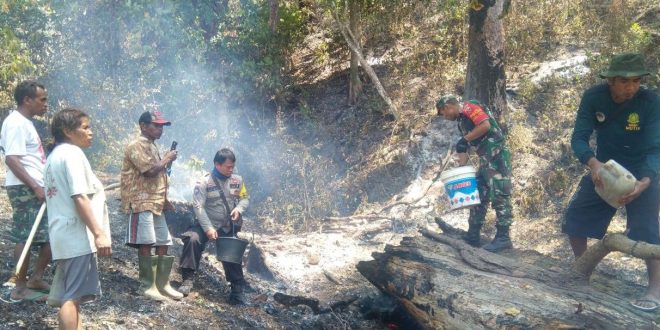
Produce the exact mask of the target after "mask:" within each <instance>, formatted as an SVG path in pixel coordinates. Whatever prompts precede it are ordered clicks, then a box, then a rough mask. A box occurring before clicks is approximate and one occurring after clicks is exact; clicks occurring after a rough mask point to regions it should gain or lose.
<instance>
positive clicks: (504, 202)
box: [435, 95, 513, 252]
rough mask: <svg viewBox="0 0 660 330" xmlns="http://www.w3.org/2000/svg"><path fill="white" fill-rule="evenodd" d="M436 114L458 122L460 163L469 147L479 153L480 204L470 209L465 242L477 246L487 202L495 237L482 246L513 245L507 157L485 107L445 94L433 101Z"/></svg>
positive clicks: (492, 248)
mask: <svg viewBox="0 0 660 330" xmlns="http://www.w3.org/2000/svg"><path fill="white" fill-rule="evenodd" d="M435 109H436V110H437V112H438V116H442V117H444V119H446V120H452V121H458V129H459V131H460V133H461V138H460V139H459V140H458V142H457V143H456V154H457V157H458V159H459V163H460V164H461V165H465V163H467V151H468V149H469V148H470V147H471V146H472V147H475V148H476V152H477V155H479V171H478V173H477V187H478V189H479V196H480V197H481V204H479V205H475V206H473V207H472V208H470V217H469V219H468V224H469V229H468V232H467V235H465V237H464V239H465V241H466V242H467V243H468V244H470V245H472V246H480V237H481V236H480V233H481V227H482V226H483V224H484V222H485V220H486V210H487V207H488V203H489V202H490V203H491V204H492V206H493V209H495V214H496V215H497V224H496V227H497V233H496V234H495V239H493V241H492V242H490V243H489V244H486V245H485V246H484V249H485V250H488V251H490V252H498V251H501V250H504V249H510V248H512V247H513V244H512V243H511V238H510V237H509V227H510V226H511V223H512V222H513V212H512V208H511V201H510V199H511V161H510V159H511V156H510V154H509V149H508V148H507V146H506V144H505V139H504V134H503V133H502V130H501V129H500V127H499V125H498V124H497V121H495V119H494V117H493V116H492V115H491V114H490V111H488V108H487V107H485V106H484V105H482V104H480V103H479V102H478V101H474V100H471V101H467V102H462V103H461V102H459V101H458V98H457V97H456V96H454V95H445V96H443V97H441V98H440V99H438V101H437V102H436V103H435Z"/></svg>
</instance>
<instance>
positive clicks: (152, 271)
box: [138, 256, 166, 301]
mask: <svg viewBox="0 0 660 330" xmlns="http://www.w3.org/2000/svg"><path fill="white" fill-rule="evenodd" d="M138 265H139V269H140V292H141V293H142V295H144V296H145V297H147V298H149V299H151V300H156V301H165V300H166V298H165V297H163V295H162V294H160V292H158V288H157V287H156V281H155V277H156V270H157V268H158V257H157V256H144V257H139V256H138Z"/></svg>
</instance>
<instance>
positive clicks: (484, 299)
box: [357, 230, 655, 329]
mask: <svg viewBox="0 0 660 330" xmlns="http://www.w3.org/2000/svg"><path fill="white" fill-rule="evenodd" d="M420 232H421V234H422V236H417V237H407V238H404V239H403V240H402V241H401V243H400V244H399V245H398V246H393V245H387V246H386V248H385V251H384V252H382V253H374V254H373V258H374V260H372V261H363V262H360V263H359V264H358V266H357V268H358V271H359V272H360V273H361V274H362V275H363V276H365V277H366V278H367V279H368V280H369V281H370V282H371V283H373V284H374V285H375V286H376V287H378V288H379V289H380V290H381V291H382V292H384V293H386V294H387V295H389V296H391V297H393V298H394V299H396V300H397V301H398V303H399V306H401V307H402V309H403V310H404V311H405V312H406V314H407V315H408V316H410V317H411V318H413V319H415V320H416V322H417V324H419V326H420V327H421V328H425V329H468V328H469V329H472V328H495V329H497V328H548V327H550V328H557V327H559V328H577V329H629V328H653V326H654V321H655V317H654V315H652V314H649V313H645V312H641V311H639V310H636V309H634V308H633V307H632V306H631V305H630V304H629V303H628V299H630V298H632V297H631V295H636V294H637V293H638V292H639V293H641V292H640V291H641V288H640V287H639V286H637V285H635V284H633V283H629V282H625V281H621V280H617V279H611V278H609V279H603V278H602V277H600V276H593V278H592V284H591V285H590V284H589V282H587V281H585V280H584V279H585V277H584V276H583V275H582V274H579V273H577V272H576V271H574V270H573V269H571V267H570V265H564V267H556V266H555V265H557V264H558V261H557V260H553V259H552V258H550V257H547V256H542V255H539V254H535V255H534V258H536V259H532V258H530V257H529V255H531V254H532V253H531V252H529V253H528V254H525V252H526V251H519V252H516V251H512V252H511V257H507V256H504V255H498V254H493V253H490V252H488V251H485V250H483V249H475V248H473V247H472V246H469V245H467V244H465V243H464V242H463V241H462V240H461V239H458V238H455V237H451V236H450V235H446V234H439V233H434V232H431V231H428V230H421V231H420ZM640 244H641V243H640ZM640 244H638V245H637V247H636V248H635V251H641V250H638V249H641V248H642V246H641V245H640ZM644 248H645V247H644ZM628 249H629V250H630V249H632V247H631V246H629V247H628ZM549 325H550V326H549Z"/></svg>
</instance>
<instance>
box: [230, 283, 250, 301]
mask: <svg viewBox="0 0 660 330" xmlns="http://www.w3.org/2000/svg"><path fill="white" fill-rule="evenodd" d="M243 289H244V287H243V283H238V282H234V283H231V292H230V293H229V301H228V302H229V304H230V305H246V303H245V297H244V296H243Z"/></svg>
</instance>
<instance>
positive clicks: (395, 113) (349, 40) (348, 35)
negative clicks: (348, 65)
mask: <svg viewBox="0 0 660 330" xmlns="http://www.w3.org/2000/svg"><path fill="white" fill-rule="evenodd" d="M333 15H334V18H335V21H336V22H337V25H338V26H339V32H341V34H342V36H343V37H344V40H346V44H347V45H348V47H349V48H350V49H351V51H353V52H355V55H357V58H358V60H359V61H360V65H361V66H362V68H363V69H364V71H365V72H366V73H367V76H369V79H371V82H372V83H373V84H374V87H376V90H377V91H378V94H379V95H380V97H381V98H382V99H383V101H385V104H387V108H388V109H389V115H391V116H392V117H393V118H394V120H398V119H399V110H398V109H397V108H396V106H395V105H394V102H392V99H390V97H389V96H388V95H387V92H386V91H385V88H384V87H383V85H382V84H381V83H380V79H378V75H377V74H376V72H375V71H374V69H373V68H372V67H371V65H369V63H368V62H367V60H366V59H365V58H364V55H362V51H361V50H360V47H358V45H357V43H356V42H355V40H356V39H355V36H353V33H352V32H351V30H350V29H349V28H348V27H347V26H346V25H345V24H344V23H342V21H341V20H340V19H339V15H338V14H337V13H336V12H335V13H333Z"/></svg>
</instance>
